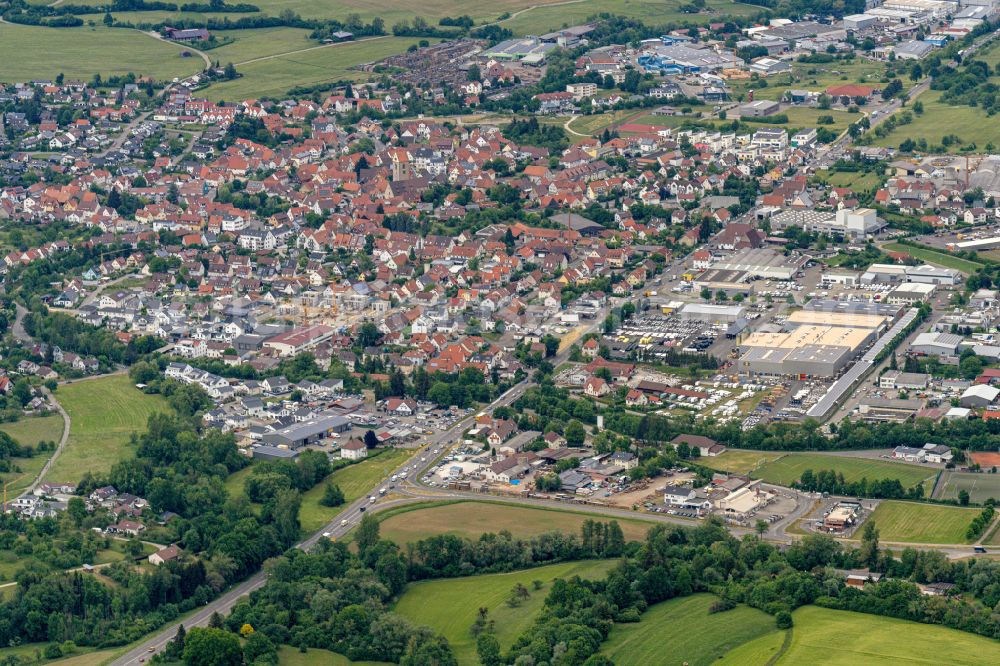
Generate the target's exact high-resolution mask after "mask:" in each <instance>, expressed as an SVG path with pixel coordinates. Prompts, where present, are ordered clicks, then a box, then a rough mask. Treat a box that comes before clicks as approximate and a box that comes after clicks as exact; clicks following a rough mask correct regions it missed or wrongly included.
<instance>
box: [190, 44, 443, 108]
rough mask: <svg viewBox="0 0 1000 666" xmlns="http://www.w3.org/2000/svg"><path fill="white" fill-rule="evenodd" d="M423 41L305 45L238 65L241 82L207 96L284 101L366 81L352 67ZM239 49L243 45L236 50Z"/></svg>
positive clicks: (220, 86)
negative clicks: (303, 91) (321, 87)
mask: <svg viewBox="0 0 1000 666" xmlns="http://www.w3.org/2000/svg"><path fill="white" fill-rule="evenodd" d="M286 37H287V36H286ZM419 41H420V40H419V39H416V38H409V37H377V38H373V39H368V40H361V41H357V42H347V43H344V44H331V45H329V46H322V45H319V44H315V45H313V46H318V47H320V48H312V47H311V46H309V45H305V46H304V47H303V48H311V49H312V50H309V51H302V52H299V53H289V54H287V55H275V56H273V57H267V56H263V57H266V58H267V59H265V60H257V61H255V62H251V63H248V64H245V65H238V66H237V68H236V69H237V71H238V72H239V73H240V74H241V75H242V76H241V77H240V78H238V79H235V80H233V81H224V82H222V83H217V84H215V85H212V86H210V87H209V88H208V89H207V90H206V91H205V96H206V97H208V98H209V99H211V100H213V101H219V100H224V101H238V100H243V99H249V98H254V99H257V98H261V97H282V96H284V95H285V93H287V92H288V90H289V89H290V88H294V87H295V86H309V85H316V84H320V83H327V82H333V81H342V80H352V81H360V80H365V79H367V78H368V74H367V73H366V72H360V71H357V70H354V69H352V67H354V66H356V65H360V64H363V63H370V62H376V61H378V60H382V59H383V58H385V57H387V56H390V55H394V54H396V53H402V52H403V51H405V50H406V49H407V48H408V47H409V46H410V45H411V44H416V43H417V42H419ZM432 41H433V40H432ZM238 45H239V42H237V43H236V44H233V45H232V46H233V47H238ZM228 48H230V46H228V45H227V46H222V47H219V49H218V51H219V52H220V53H223V54H224V53H225V49H228ZM244 48H245V47H244ZM208 53H209V57H211V58H213V59H214V58H217V54H216V50H215V49H213V50H212V51H209V52H208ZM237 53H238V51H237Z"/></svg>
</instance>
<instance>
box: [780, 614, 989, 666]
mask: <svg viewBox="0 0 1000 666" xmlns="http://www.w3.org/2000/svg"><path fill="white" fill-rule="evenodd" d="M792 618H793V620H794V623H795V624H794V626H793V627H792V630H791V631H792V639H791V642H790V644H789V646H788V649H787V650H786V651H785V652H784V653H783V654H782V655H781V657H780V658H779V659H778V660H777V661H775V662H774V664H775V665H776V666H797V665H798V664H823V665H824V666H856V665H857V664H879V666H894V665H896V664H899V665H903V664H910V665H912V664H928V665H931V664H933V665H935V666H973V665H974V664H996V663H1000V642H997V641H993V640H990V639H988V638H984V637H982V636H976V635H974V634H969V633H965V632H963V631H958V630H956V629H948V628H946V627H940V626H936V625H929V624H919V623H917V622H907V621H906V620H896V619H894V618H888V617H880V616H877V615H867V614H864V613H852V612H848V611H836V610H828V609H825V608H819V607H817V606H804V607H802V608H800V609H798V610H796V611H795V612H794V613H793V614H792Z"/></svg>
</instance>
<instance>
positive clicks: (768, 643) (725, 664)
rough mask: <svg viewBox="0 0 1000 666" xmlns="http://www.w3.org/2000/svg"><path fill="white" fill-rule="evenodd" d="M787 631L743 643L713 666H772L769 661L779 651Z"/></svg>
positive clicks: (775, 632) (774, 632)
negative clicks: (762, 665) (748, 665)
mask: <svg viewBox="0 0 1000 666" xmlns="http://www.w3.org/2000/svg"><path fill="white" fill-rule="evenodd" d="M787 636H788V632H787V631H772V632H770V633H767V634H764V635H763V636H761V637H759V638H755V639H753V640H752V641H750V642H748V643H744V644H743V645H741V646H739V647H738V648H736V649H735V650H730V651H729V652H727V653H726V654H725V655H724V656H723V657H722V658H721V659H719V660H718V661H716V662H715V666H747V664H755V665H756V664H772V663H773V662H772V661H771V659H773V658H774V657H775V655H777V654H778V653H779V652H780V651H781V647H782V645H784V643H785V639H786V637H787Z"/></svg>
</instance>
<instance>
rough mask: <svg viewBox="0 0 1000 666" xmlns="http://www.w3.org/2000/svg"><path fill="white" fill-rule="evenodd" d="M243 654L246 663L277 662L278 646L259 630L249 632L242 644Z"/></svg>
mask: <svg viewBox="0 0 1000 666" xmlns="http://www.w3.org/2000/svg"><path fill="white" fill-rule="evenodd" d="M243 655H244V658H245V659H246V663H248V664H277V663H278V647H277V646H276V645H275V644H274V642H273V641H272V640H271V639H270V638H268V637H267V634H265V633H262V632H260V631H255V632H253V633H251V634H250V635H249V636H248V637H247V639H246V643H245V644H244V645H243Z"/></svg>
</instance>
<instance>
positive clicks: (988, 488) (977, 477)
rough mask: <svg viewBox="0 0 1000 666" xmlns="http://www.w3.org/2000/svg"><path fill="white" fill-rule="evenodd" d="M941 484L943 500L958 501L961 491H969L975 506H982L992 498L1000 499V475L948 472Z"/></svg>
mask: <svg viewBox="0 0 1000 666" xmlns="http://www.w3.org/2000/svg"><path fill="white" fill-rule="evenodd" d="M940 484H941V487H942V490H941V495H940V496H941V499H958V491H960V490H967V491H968V492H969V499H970V500H971V501H972V502H973V503H975V504H982V503H983V502H985V501H986V500H988V499H989V498H991V497H993V498H996V499H1000V474H976V473H973V472H955V471H951V470H946V471H945V472H944V474H943V476H942V477H941V481H940Z"/></svg>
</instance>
